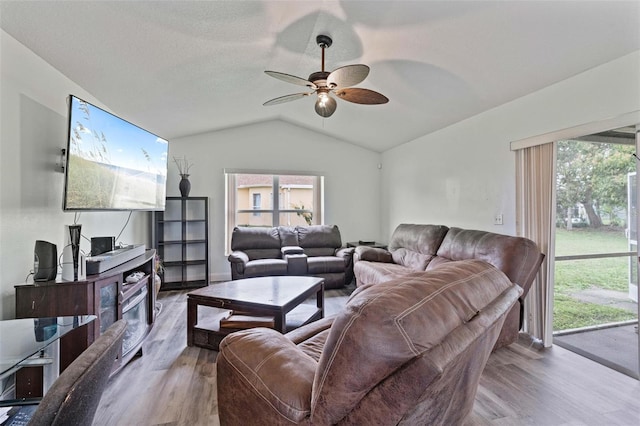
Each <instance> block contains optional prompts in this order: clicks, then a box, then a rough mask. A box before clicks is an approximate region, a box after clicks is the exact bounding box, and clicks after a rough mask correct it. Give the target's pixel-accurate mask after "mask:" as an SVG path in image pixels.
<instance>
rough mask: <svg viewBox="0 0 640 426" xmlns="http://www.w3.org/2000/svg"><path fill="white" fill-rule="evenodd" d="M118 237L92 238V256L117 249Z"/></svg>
mask: <svg viewBox="0 0 640 426" xmlns="http://www.w3.org/2000/svg"><path fill="white" fill-rule="evenodd" d="M115 244H116V237H91V256H97V255H99V254H102V253H106V252H108V251H113V250H114V249H115Z"/></svg>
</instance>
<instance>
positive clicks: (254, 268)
mask: <svg viewBox="0 0 640 426" xmlns="http://www.w3.org/2000/svg"><path fill="white" fill-rule="evenodd" d="M244 273H245V276H247V277H259V276H263V275H287V261H286V260H283V259H257V260H252V261H250V262H247V266H246V268H245V272H244Z"/></svg>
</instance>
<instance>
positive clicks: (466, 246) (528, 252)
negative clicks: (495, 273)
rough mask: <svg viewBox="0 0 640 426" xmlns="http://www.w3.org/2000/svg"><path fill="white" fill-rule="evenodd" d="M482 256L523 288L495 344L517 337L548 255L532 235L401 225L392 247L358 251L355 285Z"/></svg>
mask: <svg viewBox="0 0 640 426" xmlns="http://www.w3.org/2000/svg"><path fill="white" fill-rule="evenodd" d="M466 259H479V260H483V261H485V262H488V263H490V264H492V265H493V266H495V267H496V268H498V269H500V270H501V271H502V272H504V273H505V274H506V275H507V277H508V278H509V279H510V280H511V281H512V282H513V283H515V284H517V285H519V286H520V287H521V288H522V290H523V292H522V295H521V296H520V300H519V303H517V304H516V305H515V306H514V307H513V309H512V311H511V312H510V313H509V317H508V318H507V320H506V321H505V325H504V327H503V329H502V332H501V333H500V337H498V341H497V343H496V348H499V347H501V346H505V345H508V344H511V343H513V342H515V341H516V340H517V338H518V333H519V331H520V328H521V326H522V310H523V306H524V305H523V301H524V298H525V297H526V295H527V293H528V292H529V288H530V287H531V284H532V283H533V280H534V279H535V277H536V274H537V273H538V270H539V269H540V264H541V263H542V261H543V259H544V255H543V254H542V253H540V250H539V249H538V246H537V245H536V244H535V243H534V242H533V241H531V240H529V239H527V238H522V237H513V236H508V235H502V234H496V233H493V232H486V231H476V230H470V229H461V228H453V227H452V228H448V227H446V226H443V225H416V224H400V225H398V227H397V228H396V229H395V231H394V232H393V234H392V236H391V240H390V242H389V246H388V250H384V249H381V248H373V247H365V246H359V247H357V248H356V250H355V252H354V255H353V262H354V274H355V278H356V285H357V286H361V285H369V284H379V283H382V282H385V281H389V280H392V279H395V278H398V277H402V276H406V275H410V274H413V273H415V272H419V271H420V272H423V271H430V270H432V269H436V268H439V267H440V266H442V265H444V264H447V263H448V262H452V261H456V260H466Z"/></svg>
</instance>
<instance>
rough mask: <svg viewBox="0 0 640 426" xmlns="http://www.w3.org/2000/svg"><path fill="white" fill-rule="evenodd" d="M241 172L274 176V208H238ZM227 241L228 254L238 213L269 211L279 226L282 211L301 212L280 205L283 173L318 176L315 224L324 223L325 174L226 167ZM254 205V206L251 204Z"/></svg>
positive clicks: (314, 210)
mask: <svg viewBox="0 0 640 426" xmlns="http://www.w3.org/2000/svg"><path fill="white" fill-rule="evenodd" d="M239 174H253V175H268V176H271V177H272V188H273V209H253V208H251V209H249V210H238V209H237V200H236V176H237V175H239ZM224 175H225V207H226V208H225V210H226V215H225V241H226V254H227V255H228V254H229V253H230V252H231V233H232V232H233V228H234V227H235V226H236V223H237V222H236V218H237V214H238V213H252V214H255V213H269V214H271V215H272V218H273V220H272V226H279V225H280V224H279V220H280V214H281V213H296V214H297V213H300V212H301V210H299V209H283V208H281V207H280V194H279V191H278V189H279V186H280V182H279V177H280V176H283V175H295V176H311V177H314V178H316V179H315V181H314V184H313V206H314V208H313V210H302V211H311V212H312V213H313V224H314V225H316V224H317V225H321V224H324V174H322V173H315V172H300V171H280V170H277V171H274V170H239V169H225V170H224ZM263 201H264V200H263ZM251 207H253V206H251Z"/></svg>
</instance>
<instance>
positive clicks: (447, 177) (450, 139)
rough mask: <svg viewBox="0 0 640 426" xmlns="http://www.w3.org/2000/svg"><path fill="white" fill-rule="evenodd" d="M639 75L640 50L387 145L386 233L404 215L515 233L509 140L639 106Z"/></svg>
mask: <svg viewBox="0 0 640 426" xmlns="http://www.w3.org/2000/svg"><path fill="white" fill-rule="evenodd" d="M639 75H640V51H638V52H635V53H633V54H630V55H627V56H624V57H622V58H619V59H617V60H615V61H612V62H610V63H607V64H604V65H602V66H600V67H597V68H594V69H591V70H589V71H587V72H585V73H582V74H580V75H577V76H575V77H573V78H570V79H568V80H565V81H562V82H560V83H557V84H555V85H552V86H550V87H547V88H545V89H543V90H540V91H538V92H536V93H533V94H531V95H529V96H525V97H523V98H520V99H517V100H515V101H512V102H510V103H507V104H505V105H502V106H500V107H497V108H494V109H492V110H490V111H487V112H485V113H483V114H479V115H477V116H475V117H472V118H470V119H467V120H464V121H462V122H460V123H457V124H455V125H452V126H450V127H448V128H445V129H443V130H441V131H438V132H435V133H432V134H430V135H426V136H423V137H420V138H418V139H416V140H414V141H412V142H410V143H407V144H404V145H402V146H400V147H397V148H394V149H391V150H389V151H386V152H385V153H383V156H382V163H383V169H382V171H383V176H382V195H381V197H382V198H381V201H382V206H383V209H382V212H381V214H382V216H381V226H382V233H383V236H384V238H386V239H387V241H388V238H389V236H390V235H391V233H392V232H393V230H394V229H395V227H396V226H397V225H398V224H399V223H434V224H444V225H447V226H459V227H465V228H473V229H481V230H487V231H494V232H500V233H505V234H511V235H515V231H516V223H515V153H514V152H512V151H510V146H509V144H510V142H511V141H516V140H520V139H525V138H528V137H533V136H537V135H542V134H549V133H553V132H555V131H559V130H563V129H567V128H572V127H576V126H581V125H584V124H588V123H594V122H600V121H605V120H609V119H611V118H614V117H618V116H621V115H624V114H627V113H631V112H634V111H638V110H640V78H639V77H638V76H639ZM627 124H634V123H627ZM591 127H592V128H593V126H591ZM595 127H598V126H597V125H596V126H595ZM600 130H605V129H600ZM498 213H502V214H504V225H502V226H498V225H494V224H493V218H494V216H495V215H496V214H498Z"/></svg>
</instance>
